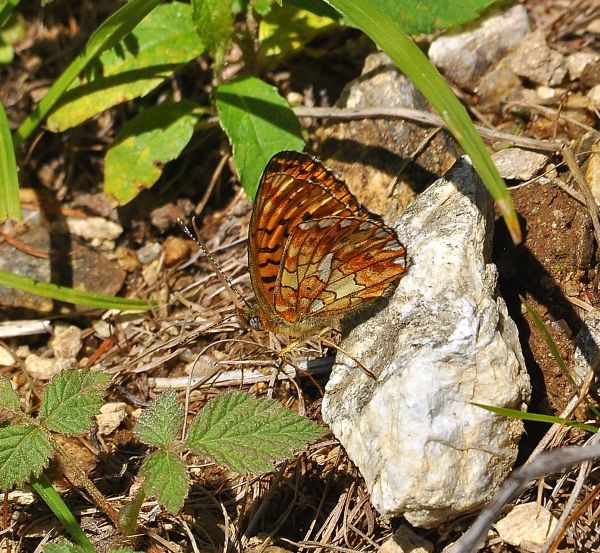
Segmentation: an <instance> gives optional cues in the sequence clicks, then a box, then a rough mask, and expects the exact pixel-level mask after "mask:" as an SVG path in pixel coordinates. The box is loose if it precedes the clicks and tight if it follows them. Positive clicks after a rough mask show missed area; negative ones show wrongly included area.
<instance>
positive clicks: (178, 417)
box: [135, 390, 183, 448]
mask: <svg viewBox="0 0 600 553" xmlns="http://www.w3.org/2000/svg"><path fill="white" fill-rule="evenodd" d="M182 426H183V408H182V407H181V405H180V404H179V401H178V399H177V394H176V393H175V392H174V391H173V390H168V391H166V392H165V393H164V394H161V395H160V396H158V397H157V398H156V399H155V400H154V401H153V402H152V403H151V404H150V406H149V407H148V408H147V409H145V410H144V412H143V413H142V415H141V416H140V418H139V419H138V421H137V424H136V426H135V435H136V436H137V437H138V438H139V439H140V441H142V442H143V443H145V444H147V445H151V446H154V447H163V448H166V447H168V446H169V445H170V444H171V443H172V442H173V440H175V439H176V438H177V436H178V435H179V433H180V432H181V428H182Z"/></svg>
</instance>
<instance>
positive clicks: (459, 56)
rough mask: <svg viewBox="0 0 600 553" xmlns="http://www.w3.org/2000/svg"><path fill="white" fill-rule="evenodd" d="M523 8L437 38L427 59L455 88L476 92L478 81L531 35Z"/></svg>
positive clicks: (517, 6)
mask: <svg viewBox="0 0 600 553" xmlns="http://www.w3.org/2000/svg"><path fill="white" fill-rule="evenodd" d="M530 30H531V29H530V27H529V18H528V17H527V10H526V9H525V7H524V6H521V5H520V4H517V5H516V6H513V7H512V8H510V9H508V10H506V11H505V12H502V13H498V14H494V15H491V16H490V17H487V18H486V19H484V20H482V21H481V20H479V21H477V26H476V27H475V28H469V29H468V30H466V31H463V32H460V33H458V34H454V35H446V36H442V37H440V38H437V39H436V40H434V41H433V42H432V43H431V46H430V47H429V54H428V55H429V59H431V61H432V63H433V64H434V65H436V66H437V67H439V68H440V69H441V70H442V71H443V72H444V74H445V75H446V76H447V77H448V78H449V79H450V80H452V81H453V82H455V83H457V84H458V85H460V86H462V87H465V88H469V89H471V90H473V89H475V87H476V85H477V83H478V81H479V79H480V78H481V77H482V76H483V75H484V74H485V73H486V72H487V71H488V69H490V68H491V67H492V66H494V65H495V64H497V62H498V61H500V59H502V58H503V57H504V56H505V55H506V53H507V52H508V51H509V50H511V49H512V48H514V47H516V45H517V44H519V42H520V41H521V40H522V39H523V37H524V36H525V35H526V34H527V33H529V32H530Z"/></svg>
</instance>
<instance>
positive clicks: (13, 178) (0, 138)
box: [0, 102, 21, 221]
mask: <svg viewBox="0 0 600 553" xmlns="http://www.w3.org/2000/svg"><path fill="white" fill-rule="evenodd" d="M8 217H12V218H13V219H17V220H18V221H20V220H21V203H20V200H19V176H18V174H17V162H16V159H15V149H14V146H13V141H12V137H11V135H10V129H9V127H8V119H7V118H6V112H5V111H4V106H3V105H2V102H0V221H3V220H4V219H7V218H8Z"/></svg>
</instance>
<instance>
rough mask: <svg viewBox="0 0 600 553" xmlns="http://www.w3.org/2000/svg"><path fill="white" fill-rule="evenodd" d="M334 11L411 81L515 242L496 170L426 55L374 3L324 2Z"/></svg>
mask: <svg viewBox="0 0 600 553" xmlns="http://www.w3.org/2000/svg"><path fill="white" fill-rule="evenodd" d="M327 2H328V3H329V4H331V5H332V6H333V7H334V8H335V9H336V10H338V11H339V12H340V13H342V14H343V15H344V16H346V17H348V19H349V20H350V21H352V23H353V24H354V25H356V26H357V27H358V28H360V29H361V30H362V31H363V32H364V33H365V34H367V35H368V36H369V37H370V38H371V39H372V40H373V41H374V42H375V43H376V44H377V45H378V46H379V47H380V48H381V49H382V50H383V51H384V52H385V53H386V54H387V55H388V56H390V58H391V59H392V61H393V62H394V63H395V64H396V65H397V66H398V67H399V68H400V70H401V71H402V72H403V73H404V74H405V75H406V76H407V77H408V78H409V79H411V80H412V81H413V83H414V84H415V86H416V87H417V88H418V89H419V90H420V91H421V92H422V93H423V95H424V96H425V97H426V98H427V100H429V102H430V103H431V105H432V106H433V107H434V108H435V109H436V111H437V112H438V113H439V114H440V116H441V117H442V119H443V120H444V122H445V123H446V124H447V126H448V129H449V130H450V132H451V133H452V134H453V135H454V138H456V140H457V142H458V143H459V144H460V145H461V146H462V148H463V149H464V151H465V152H466V153H467V154H468V155H469V156H470V158H471V160H472V162H473V165H474V167H475V169H477V172H478V173H479V175H480V176H481V178H482V180H483V182H484V183H485V185H486V187H487V188H488V190H489V191H490V194H491V195H492V196H493V197H494V199H495V200H496V202H497V204H498V207H499V208H500V210H501V212H502V216H503V217H504V220H505V222H506V226H507V228H508V230H509V232H510V234H511V237H512V239H513V241H514V242H515V243H519V242H520V241H521V238H522V236H521V227H520V226H519V221H518V219H517V214H516V212H515V209H514V205H513V202H512V198H511V197H510V194H509V193H508V190H507V189H506V185H505V184H504V181H503V180H502V177H501V176H500V174H499V173H498V169H497V168H496V166H495V165H494V162H493V161H492V158H491V157H490V155H489V154H488V152H487V149H486V147H485V145H484V143H483V140H482V139H481V137H480V136H479V134H478V133H477V131H476V130H475V127H474V126H473V123H472V122H471V119H470V118H469V116H468V114H467V111H466V110H465V108H464V106H463V105H462V104H461V103H460V102H459V101H458V99H457V98H456V96H455V95H454V94H453V92H452V91H451V90H450V88H449V87H448V85H447V84H446V81H445V80H444V78H443V77H442V76H441V75H440V74H439V72H438V71H437V69H436V68H435V67H434V66H433V65H432V64H431V63H430V62H429V60H428V59H427V56H425V54H423V52H422V51H421V50H420V49H419V48H418V46H417V45H416V44H415V43H414V42H413V41H412V40H411V39H410V37H409V36H408V35H407V34H406V33H405V32H404V31H403V29H402V27H401V26H400V24H399V23H398V22H397V21H395V20H393V19H392V18H391V17H389V15H388V14H387V13H386V12H385V10H384V9H383V8H382V7H381V5H380V4H379V2H377V0H327Z"/></svg>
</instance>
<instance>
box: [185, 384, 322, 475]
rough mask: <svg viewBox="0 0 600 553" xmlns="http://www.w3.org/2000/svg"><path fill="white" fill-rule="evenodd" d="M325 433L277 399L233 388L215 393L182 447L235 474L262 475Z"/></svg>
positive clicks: (192, 426)
mask: <svg viewBox="0 0 600 553" xmlns="http://www.w3.org/2000/svg"><path fill="white" fill-rule="evenodd" d="M323 433H324V430H323V428H321V427H319V426H318V425H317V424H315V423H314V422H312V421H311V420H309V419H307V418H304V417H300V416H298V415H296V414H295V413H292V412H291V411H288V410H287V409H283V408H282V407H281V406H280V405H279V404H278V403H277V402H276V401H272V400H268V399H256V398H255V397H254V396H252V395H250V394H247V393H245V392H232V393H228V394H224V395H221V396H217V397H216V398H215V399H213V400H212V401H210V402H209V403H208V404H207V405H206V407H204V409H202V411H200V413H199V414H198V416H197V417H196V418H195V420H194V422H193V423H192V425H191V427H190V430H189V433H188V436H187V439H186V446H187V447H189V448H190V449H191V450H192V451H194V453H196V454H198V455H201V456H206V457H210V458H211V459H212V460H213V461H214V462H215V463H217V464H220V465H225V466H227V467H229V468H231V469H232V470H235V471H236V472H239V473H244V472H255V473H260V472H268V471H270V470H272V468H273V461H279V460H281V459H285V458H286V457H289V456H290V454H291V453H292V450H294V449H299V448H302V447H304V446H305V445H306V444H307V443H308V442H310V441H312V440H314V439H316V438H318V437H319V436H322V435H323Z"/></svg>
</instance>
